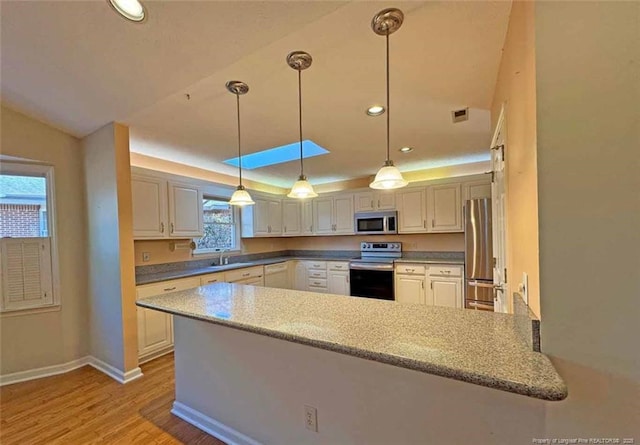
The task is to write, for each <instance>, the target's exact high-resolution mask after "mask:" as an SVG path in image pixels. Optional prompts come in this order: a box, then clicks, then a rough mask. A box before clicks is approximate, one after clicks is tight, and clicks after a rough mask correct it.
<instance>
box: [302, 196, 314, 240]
mask: <svg viewBox="0 0 640 445" xmlns="http://www.w3.org/2000/svg"><path fill="white" fill-rule="evenodd" d="M313 229H314V227H313V201H311V200H309V201H302V227H301V229H300V233H301V234H302V235H313Z"/></svg>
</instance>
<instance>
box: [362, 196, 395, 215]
mask: <svg viewBox="0 0 640 445" xmlns="http://www.w3.org/2000/svg"><path fill="white" fill-rule="evenodd" d="M354 203H355V211H356V212H375V211H378V210H395V209H396V195H395V193H394V192H392V191H382V192H374V191H367V192H360V193H356V194H355V195H354Z"/></svg>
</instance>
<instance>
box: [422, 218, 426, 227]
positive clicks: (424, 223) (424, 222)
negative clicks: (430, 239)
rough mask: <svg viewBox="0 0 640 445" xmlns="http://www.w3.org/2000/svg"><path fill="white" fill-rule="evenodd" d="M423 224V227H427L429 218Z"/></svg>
mask: <svg viewBox="0 0 640 445" xmlns="http://www.w3.org/2000/svg"><path fill="white" fill-rule="evenodd" d="M422 225H423V227H424V228H425V229H426V228H427V220H426V219H425V220H424V221H423V222H422Z"/></svg>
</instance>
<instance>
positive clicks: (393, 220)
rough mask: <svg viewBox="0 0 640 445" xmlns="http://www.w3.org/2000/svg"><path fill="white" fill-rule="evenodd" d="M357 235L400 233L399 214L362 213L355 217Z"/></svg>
mask: <svg viewBox="0 0 640 445" xmlns="http://www.w3.org/2000/svg"><path fill="white" fill-rule="evenodd" d="M355 227H356V234H358V235H377V234H380V235H388V234H390V233H398V212H362V213H356V215H355Z"/></svg>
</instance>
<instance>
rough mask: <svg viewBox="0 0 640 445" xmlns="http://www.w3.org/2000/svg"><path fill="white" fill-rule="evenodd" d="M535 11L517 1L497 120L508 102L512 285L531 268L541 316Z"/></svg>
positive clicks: (494, 112) (494, 110) (533, 303)
mask: <svg viewBox="0 0 640 445" xmlns="http://www.w3.org/2000/svg"><path fill="white" fill-rule="evenodd" d="M534 13H535V3H534V2H529V1H515V2H514V3H513V5H512V7H511V16H510V19H509V28H508V31H507V35H506V38H505V43H504V48H503V54H502V60H501V62H500V70H499V72H498V80H497V83H496V89H495V92H494V96H493V104H492V106H491V120H492V125H493V128H494V129H495V127H496V124H497V122H498V117H499V116H500V110H501V108H502V107H503V105H504V109H505V118H506V151H505V160H506V162H505V164H506V168H505V173H506V175H505V179H506V181H505V182H506V188H507V207H506V218H507V224H508V229H507V273H508V281H509V287H510V289H511V291H515V290H517V289H518V284H519V283H521V282H522V273H523V272H526V273H527V274H528V275H529V306H530V307H531V310H533V312H535V313H536V314H537V315H538V316H540V277H539V264H538V189H537V187H538V182H537V164H536V78H535V76H536V72H535V29H534ZM509 294H510V292H509Z"/></svg>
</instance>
